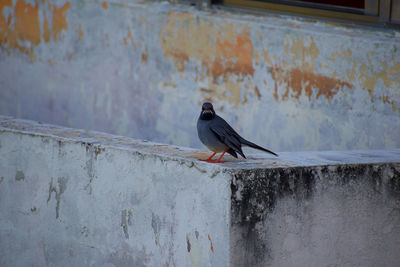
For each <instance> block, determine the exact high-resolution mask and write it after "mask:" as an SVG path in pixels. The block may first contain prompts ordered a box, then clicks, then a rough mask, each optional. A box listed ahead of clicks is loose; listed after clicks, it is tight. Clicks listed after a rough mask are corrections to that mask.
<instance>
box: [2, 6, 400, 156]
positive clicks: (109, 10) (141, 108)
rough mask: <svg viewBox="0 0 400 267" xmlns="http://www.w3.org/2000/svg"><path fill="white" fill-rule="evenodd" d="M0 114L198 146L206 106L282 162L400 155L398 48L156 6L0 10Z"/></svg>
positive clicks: (373, 39) (399, 44)
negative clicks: (295, 157) (287, 157)
mask: <svg viewBox="0 0 400 267" xmlns="http://www.w3.org/2000/svg"><path fill="white" fill-rule="evenodd" d="M0 11H1V12H0V73H1V75H0V113H1V114H3V115H12V116H16V117H20V118H27V119H34V120H39V121H44V122H50V123H56V124H60V125H66V126H71V127H76V128H83V129H95V130H101V131H105V132H109V133H115V134H120V135H124V136H130V137H134V138H141V139H149V140H153V141H159V142H164V143H172V144H176V145H184V146H191V147H201V144H200V142H199V140H198V138H197V133H196V129H195V124H196V120H197V116H198V114H199V110H200V105H201V103H202V102H204V101H212V102H213V103H214V105H215V108H216V111H217V112H218V113H219V114H220V115H222V116H223V117H225V118H226V119H227V120H228V121H229V122H230V123H231V124H232V125H233V126H234V128H236V129H237V130H238V131H239V132H240V133H241V134H242V135H243V136H244V137H247V138H248V139H251V140H252V141H255V142H256V143H259V144H260V145H263V146H266V147H268V148H270V149H272V150H276V151H297V150H338V149H342V150H345V149H389V148H397V147H399V146H400V135H399V132H400V77H399V73H400V52H399V48H400V35H399V32H398V31H395V30H391V29H383V28H377V27H375V28H372V27H366V26H361V25H355V24H354V25H349V24H347V25H345V24H340V23H333V22H324V21H315V20H306V19H301V18H298V17H288V16H279V15H271V14H265V15H263V16H256V15H250V14H247V13H244V12H243V13H240V12H239V13H238V12H236V13H232V12H228V11H224V10H217V9H211V10H205V11H200V10H198V9H197V8H195V7H190V6H186V5H178V4H169V3H168V2H158V1H157V2H153V1H141V2H139V1H130V2H125V1H121V0H114V1H65V0H58V1H46V0H43V1H28V0H14V1H11V0H10V1H2V2H1V3H0Z"/></svg>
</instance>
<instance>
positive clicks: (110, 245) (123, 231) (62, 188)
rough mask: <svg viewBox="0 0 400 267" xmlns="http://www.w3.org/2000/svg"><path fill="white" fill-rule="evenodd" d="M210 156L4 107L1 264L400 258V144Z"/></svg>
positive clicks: (344, 262) (371, 262) (320, 262)
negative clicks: (215, 159) (207, 159)
mask: <svg viewBox="0 0 400 267" xmlns="http://www.w3.org/2000/svg"><path fill="white" fill-rule="evenodd" d="M204 156H205V153H204V152H202V151H197V150H193V149H188V148H183V147H175V146H168V145H162V144H155V143H150V142H144V141H138V140H133V139H130V138H125V137H121V136H112V135H109V134H104V133H99V132H91V131H84V130H77V129H68V128H63V127H58V126H54V125H46V124H40V123H36V122H32V121H24V120H15V119H12V118H6V117H1V116H0V159H1V160H0V214H1V216H0V265H1V266H46V265H50V266H381V265H382V266H389V267H390V266H397V265H398V259H399V248H400V243H399V242H400V227H399V225H400V209H399V205H400V150H399V149H394V150H381V151H351V152H349V151H341V152H333V151H328V152H297V153H296V152H287V153H282V154H281V155H280V157H279V158H271V157H270V156H269V155H268V154H249V155H248V158H247V159H246V160H243V159H235V158H232V157H231V156H226V157H225V158H224V159H225V160H226V162H225V163H224V164H209V163H204V162H201V161H198V159H199V158H203V157H204Z"/></svg>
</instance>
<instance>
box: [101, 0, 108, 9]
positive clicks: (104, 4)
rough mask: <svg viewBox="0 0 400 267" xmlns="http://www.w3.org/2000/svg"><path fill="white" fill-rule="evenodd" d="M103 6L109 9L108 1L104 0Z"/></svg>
mask: <svg viewBox="0 0 400 267" xmlns="http://www.w3.org/2000/svg"><path fill="white" fill-rule="evenodd" d="M102 6H103V8H104V9H108V3H107V2H106V1H104V2H103V4H102Z"/></svg>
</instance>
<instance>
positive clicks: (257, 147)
mask: <svg viewBox="0 0 400 267" xmlns="http://www.w3.org/2000/svg"><path fill="white" fill-rule="evenodd" d="M240 142H241V143H242V144H243V145H246V146H249V147H252V148H255V149H258V150H262V151H264V152H267V153H270V154H272V155H274V156H276V157H278V154H276V153H274V152H272V151H271V150H268V149H266V148H263V147H260V146H259V145H256V144H254V143H252V142H250V141H247V140H246V139H244V138H242V139H241V140H240Z"/></svg>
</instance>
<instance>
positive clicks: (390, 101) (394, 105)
mask: <svg viewBox="0 0 400 267" xmlns="http://www.w3.org/2000/svg"><path fill="white" fill-rule="evenodd" d="M382 101H383V103H385V104H390V105H392V110H393V111H400V106H399V107H397V102H396V101H395V100H394V99H392V98H390V97H389V96H387V95H383V96H382Z"/></svg>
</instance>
